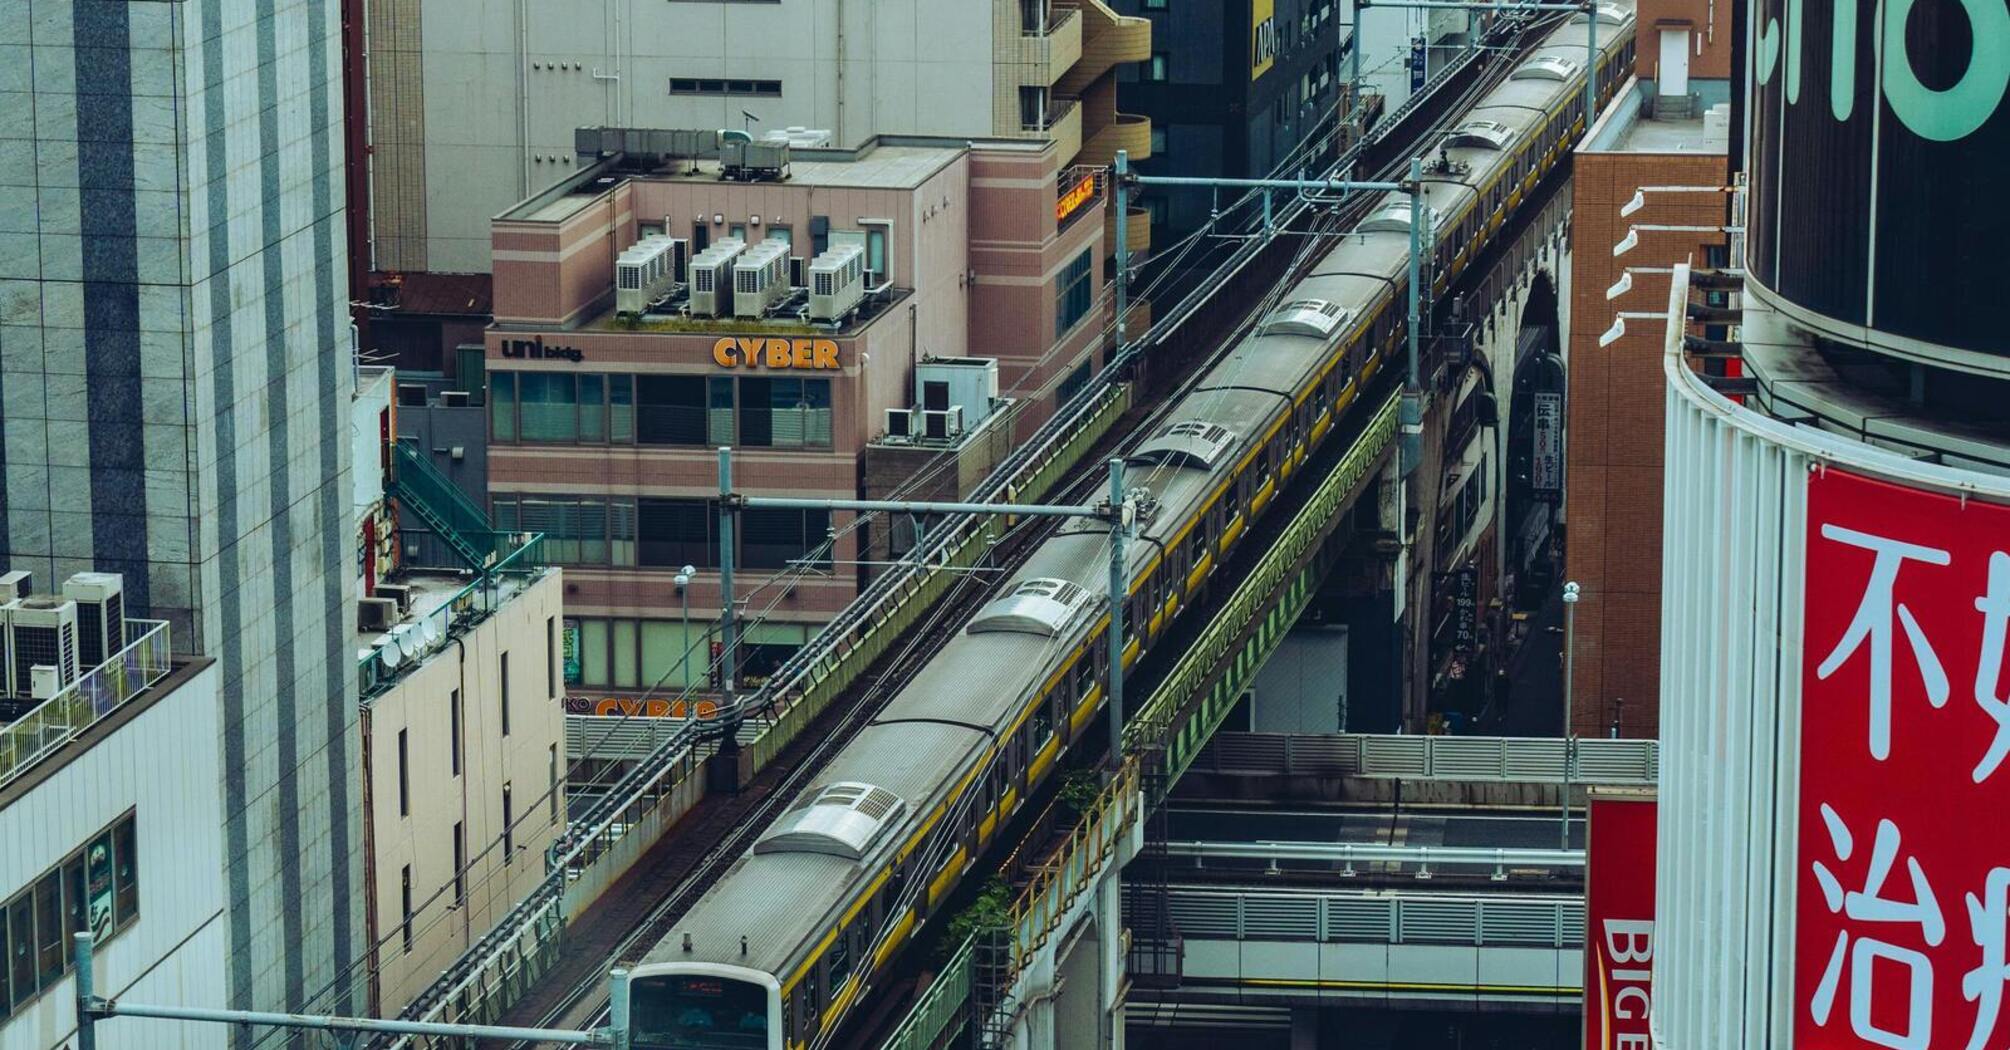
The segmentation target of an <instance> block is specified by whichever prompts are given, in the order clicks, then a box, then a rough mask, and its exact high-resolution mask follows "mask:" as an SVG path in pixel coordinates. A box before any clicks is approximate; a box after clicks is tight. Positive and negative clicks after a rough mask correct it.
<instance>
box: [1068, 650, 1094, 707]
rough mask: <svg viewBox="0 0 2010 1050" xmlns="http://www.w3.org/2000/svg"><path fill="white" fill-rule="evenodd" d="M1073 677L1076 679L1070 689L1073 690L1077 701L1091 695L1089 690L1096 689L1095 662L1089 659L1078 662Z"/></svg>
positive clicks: (1072, 673)
mask: <svg viewBox="0 0 2010 1050" xmlns="http://www.w3.org/2000/svg"><path fill="white" fill-rule="evenodd" d="M1071 675H1072V677H1073V678H1074V682H1073V683H1071V685H1070V689H1072V690H1073V692H1074V696H1075V699H1077V700H1079V699H1081V698H1082V697H1085V696H1087V695H1089V690H1091V689H1094V688H1095V687H1096V664H1095V661H1093V660H1089V659H1080V660H1076V661H1075V669H1074V671H1073V672H1071Z"/></svg>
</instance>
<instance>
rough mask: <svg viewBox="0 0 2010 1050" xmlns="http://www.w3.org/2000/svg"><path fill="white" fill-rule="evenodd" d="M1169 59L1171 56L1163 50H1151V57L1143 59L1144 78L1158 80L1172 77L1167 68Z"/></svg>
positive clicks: (1169, 62)
mask: <svg viewBox="0 0 2010 1050" xmlns="http://www.w3.org/2000/svg"><path fill="white" fill-rule="evenodd" d="M1171 60H1172V56H1170V55H1168V54H1167V53H1166V52H1164V51H1154V52H1152V57H1151V58H1149V59H1146V60H1145V76H1144V79H1146V80H1152V81H1160V82H1163V81H1166V80H1170V79H1172V78H1171V75H1170V73H1169V69H1168V67H1169V66H1170V65H1171Z"/></svg>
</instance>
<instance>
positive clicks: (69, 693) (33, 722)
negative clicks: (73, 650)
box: [0, 620, 174, 786]
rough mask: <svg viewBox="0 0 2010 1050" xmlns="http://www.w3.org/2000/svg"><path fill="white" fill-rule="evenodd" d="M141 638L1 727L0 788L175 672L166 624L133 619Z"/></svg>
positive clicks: (129, 623)
mask: <svg viewBox="0 0 2010 1050" xmlns="http://www.w3.org/2000/svg"><path fill="white" fill-rule="evenodd" d="M126 630H127V633H128V635H129V636H131V634H132V632H134V631H138V632H139V633H138V636H137V637H134V638H133V640H132V641H131V642H128V643H126V647H125V648H123V649H120V650H119V651H118V652H117V653H115V654H113V656H112V658H111V659H109V660H106V661H105V662H104V663H101V664H99V665H98V666H96V667H93V668H91V669H90V670H88V671H86V672H84V673H83V674H82V675H80V676H78V678H77V680H76V681H75V682H73V683H71V684H70V685H69V686H67V687H65V688H64V689H62V690H60V691H58V692H57V693H56V694H55V695H54V696H51V697H50V698H49V699H47V700H44V701H42V703H40V704H38V705H36V706H35V707H34V708H32V709H31V710H29V712H28V713H27V714H25V715H23V716H21V717H20V718H17V719H15V720H14V721H12V722H9V723H8V724H7V725H5V726H4V727H0V786H5V785H6V784H7V782H8V781H10V780H13V779H14V778H15V777H17V776H19V775H21V774H22V773H24V772H26V771H27V770H28V767H30V766H32V765H34V764H35V763H37V762H39V761H41V760H42V759H44V758H46V757H48V756H49V755H51V754H53V753H54V752H56V751H57V750H58V749H60V748H61V747H62V746H63V745H64V744H67V743H69V742H70V741H72V740H75V739H76V738H77V734H79V733H82V732H83V731H84V730H86V729H88V728H90V727H91V725H92V724H93V723H95V722H97V721H98V720H99V719H101V718H104V717H105V716H107V715H109V714H111V713H112V712H114V711H116V710H118V709H119V708H120V707H122V706H124V704H125V703H126V701H128V700H131V699H132V698H133V697H135V696H138V695H139V694H140V693H141V692H143V691H145V690H146V689H147V688H148V687H149V686H152V685H153V684H154V683H156V682H158V681H160V680H161V679H163V678H166V677H167V675H168V672H169V671H171V670H173V669H174V659H173V652H172V647H171V639H170V637H169V632H168V624H167V621H165V620H128V621H126Z"/></svg>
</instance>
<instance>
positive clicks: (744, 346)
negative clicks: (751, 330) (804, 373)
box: [712, 335, 843, 371]
mask: <svg viewBox="0 0 2010 1050" xmlns="http://www.w3.org/2000/svg"><path fill="white" fill-rule="evenodd" d="M712 360H713V362H714V363H716V364H717V365H718V366H719V367H720V368H788V369H804V370H810V369H823V370H825V371H835V370H836V369H838V368H840V367H843V366H841V365H839V364H838V345H837V340H835V339H803V338H797V339H762V338H756V337H753V336H730V335H729V336H727V337H725V338H724V339H721V340H719V341H718V342H716V343H713V344H712Z"/></svg>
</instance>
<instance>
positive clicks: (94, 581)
mask: <svg viewBox="0 0 2010 1050" xmlns="http://www.w3.org/2000/svg"><path fill="white" fill-rule="evenodd" d="M125 590H126V578H125V577H124V576H121V575H119V574H118V573H116V572H80V573H78V574H76V575H75V576H72V577H70V578H69V579H67V580H64V581H63V597H65V598H68V599H70V600H72V601H74V602H76V603H77V664H78V666H80V667H82V668H83V669H84V670H87V671H89V670H94V669H96V668H97V666H98V665H99V664H101V663H104V662H105V661H106V660H109V659H111V658H112V657H114V656H117V655H118V654H119V650H121V649H124V648H125V647H126V597H125Z"/></svg>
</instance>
